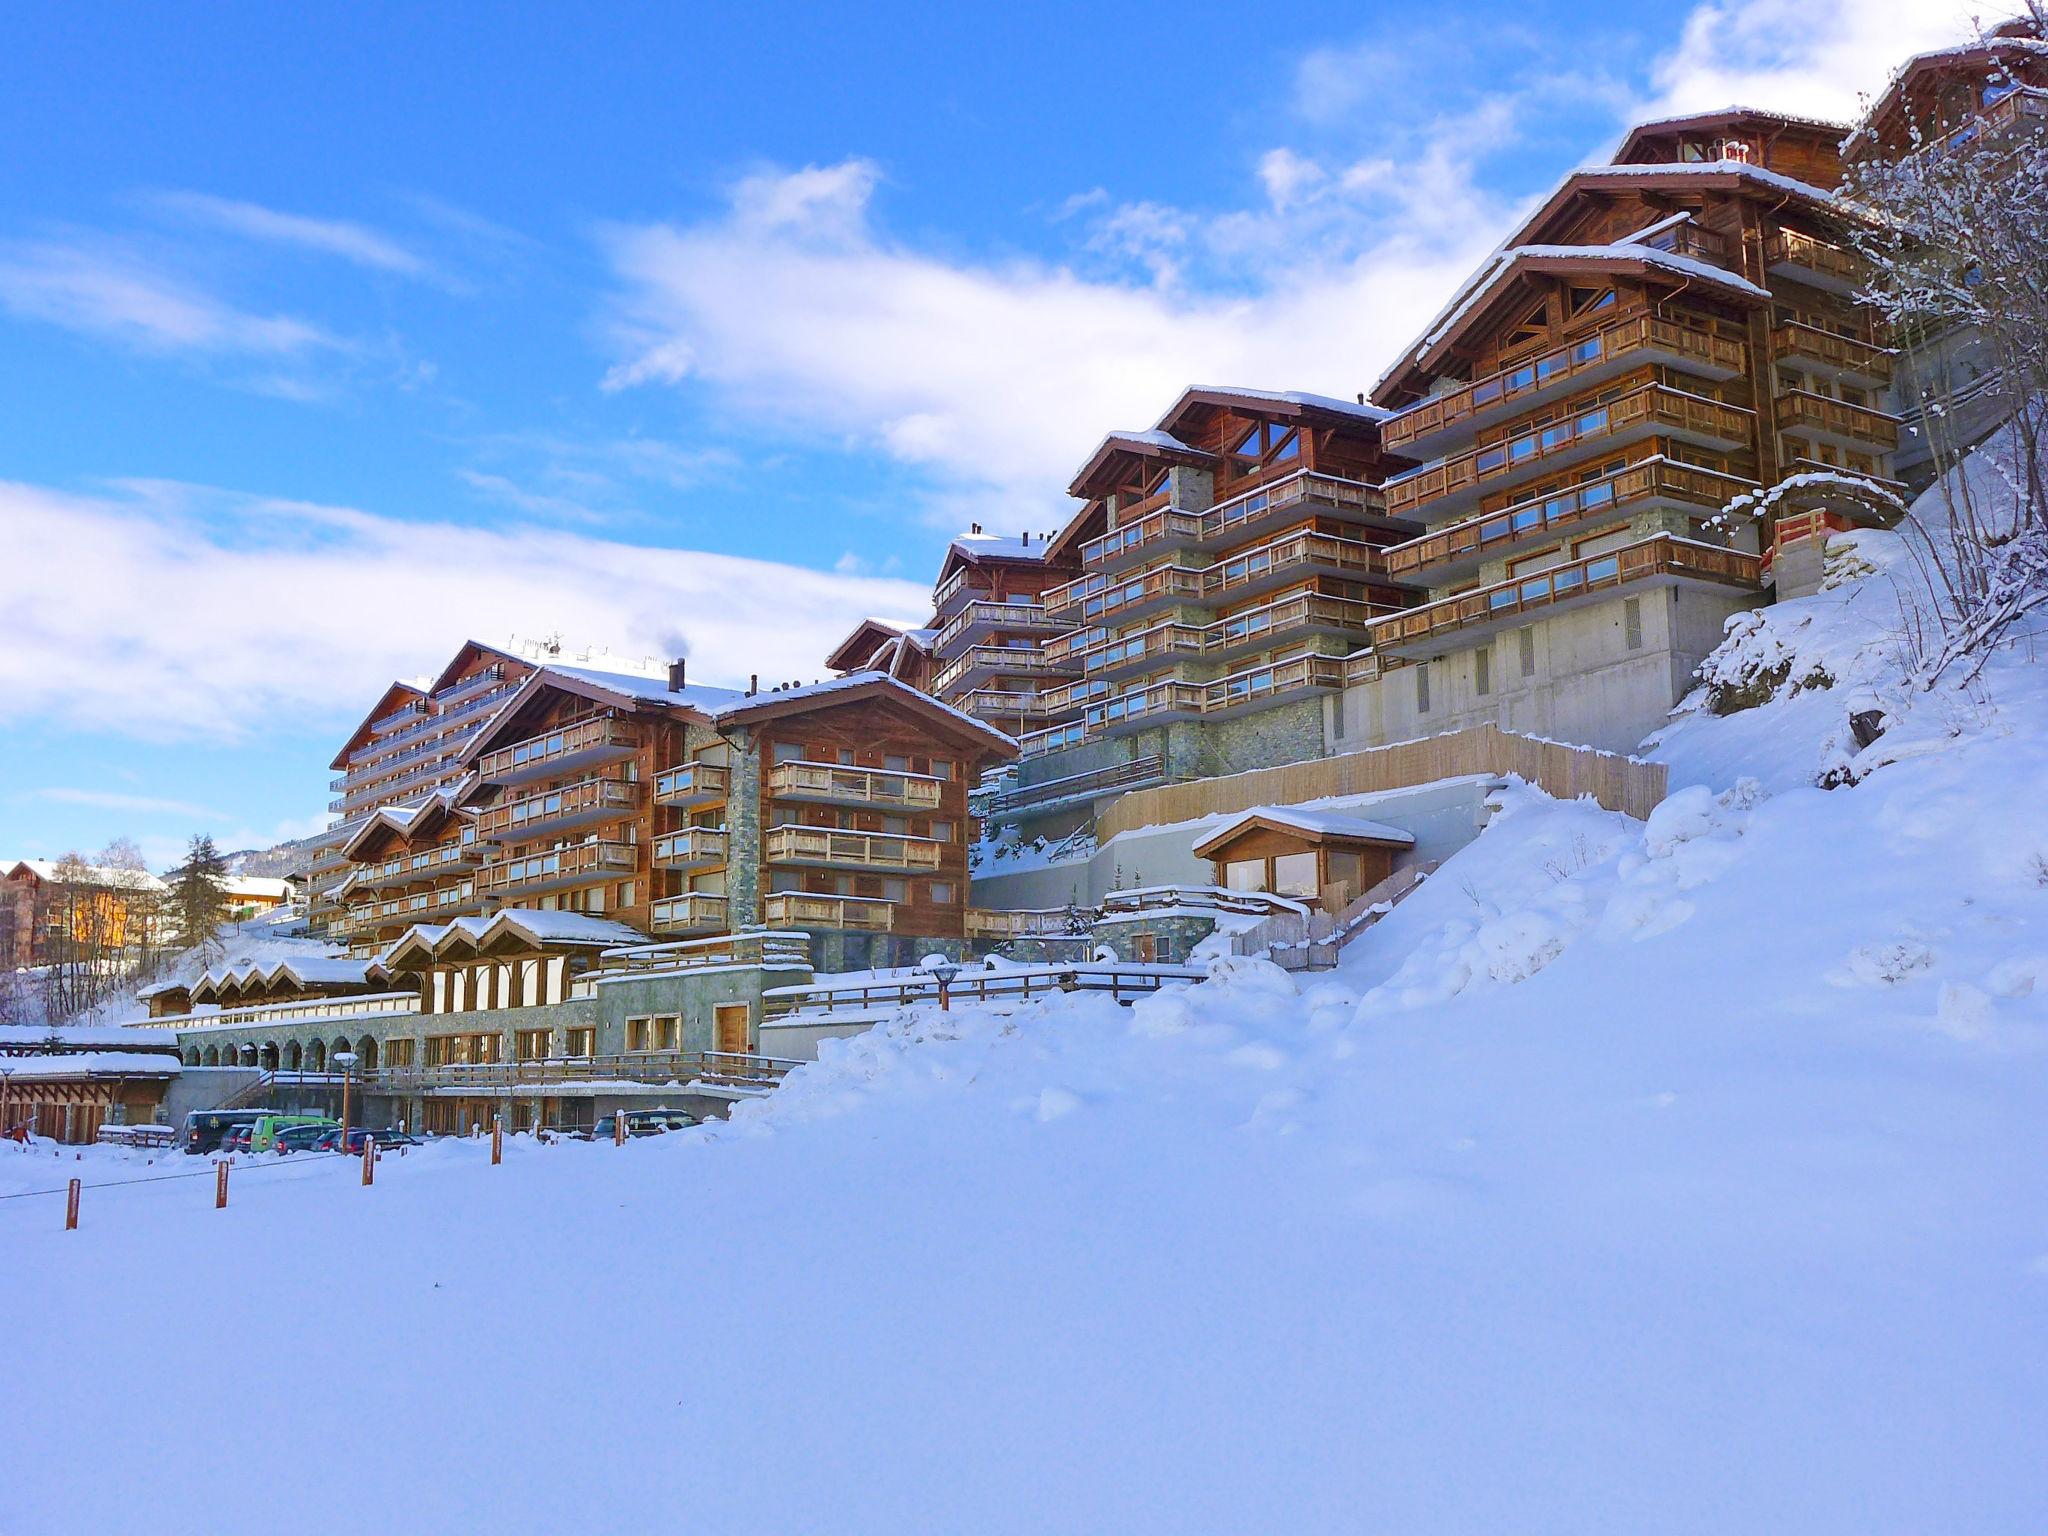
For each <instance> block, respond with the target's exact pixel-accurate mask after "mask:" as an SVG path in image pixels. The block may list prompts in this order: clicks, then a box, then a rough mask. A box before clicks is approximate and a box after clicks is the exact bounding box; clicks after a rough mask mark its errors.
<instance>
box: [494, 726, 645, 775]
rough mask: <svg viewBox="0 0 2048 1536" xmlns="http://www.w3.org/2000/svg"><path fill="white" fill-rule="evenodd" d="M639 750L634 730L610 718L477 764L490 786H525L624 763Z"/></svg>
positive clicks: (546, 735) (520, 744) (563, 729)
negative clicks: (576, 772) (533, 781)
mask: <svg viewBox="0 0 2048 1536" xmlns="http://www.w3.org/2000/svg"><path fill="white" fill-rule="evenodd" d="M635 750H636V744H635V741H634V730H633V727H632V726H631V725H629V724H628V723H627V722H626V721H624V720H620V719H617V718H616V717H613V716H610V715H601V716H598V717H597V718H596V719H592V720H582V721H578V722H577V723H576V724H574V725H565V726H560V727H558V728H556V729H555V730H552V731H545V732H543V733H542V734H540V735H538V736H529V737H528V738H527V739H526V740H524V741H516V742H514V743H513V744H512V745H511V746H509V747H499V748H498V749H497V750H496V751H492V752H486V753H485V754H484V755H483V756H482V757H481V758H479V759H478V760H477V765H476V769H477V776H478V777H479V778H481V779H482V780H483V781H484V782H485V783H486V784H523V783H526V782H528V781H529V780H532V779H545V778H552V777H559V776H560V775H563V774H568V773H573V772H575V771H576V770H577V769H579V768H596V767H599V766H601V765H602V764H605V763H619V762H624V761H625V760H626V759H628V758H630V757H631V756H632V755H633V754H634V752H635Z"/></svg>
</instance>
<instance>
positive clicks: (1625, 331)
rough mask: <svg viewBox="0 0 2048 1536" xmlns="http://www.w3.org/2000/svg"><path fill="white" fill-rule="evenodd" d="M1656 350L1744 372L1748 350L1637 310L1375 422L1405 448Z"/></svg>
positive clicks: (1718, 369)
mask: <svg viewBox="0 0 2048 1536" xmlns="http://www.w3.org/2000/svg"><path fill="white" fill-rule="evenodd" d="M1642 352H1655V353H1658V354H1660V355H1661V356H1663V357H1666V358H1671V359H1675V360H1678V361H1679V362H1680V363H1681V365H1682V364H1684V363H1694V364H1697V365H1699V366H1700V367H1701V368H1703V369H1705V370H1706V371H1709V372H1713V373H1721V374H1736V373H1740V372H1742V370H1743V368H1744V367H1745V365H1746V362H1747V352H1748V349H1747V348H1745V347H1744V346H1743V344H1742V343H1741V342H1740V341H1737V340H1733V339H1731V338H1729V337H1726V336H1716V335H1713V334H1712V333H1710V332H1707V331H1702V330H1698V329H1695V328H1694V327H1691V326H1686V325H1681V324H1679V323H1678V322H1677V321H1674V320H1666V319H1662V318H1660V317H1659V316H1656V315H1651V314H1647V313H1645V314H1635V315H1630V316H1627V317H1626V318H1624V319H1621V320H1617V321H1615V322H1613V323H1612V324H1609V325H1604V326H1602V327H1601V328H1600V329H1599V330H1597V331H1594V332H1593V333H1592V334H1591V335H1588V336H1583V337H1581V338H1579V339H1578V340H1577V341H1574V342H1572V343H1571V344H1570V345H1569V346H1564V347H1559V348H1558V349H1557V350H1556V351H1554V352H1546V353H1544V354H1543V355H1542V356H1540V357H1532V358H1529V359H1527V360H1526V361H1524V362H1520V363H1517V364H1515V366H1514V367H1512V368H1503V369H1501V370H1500V371H1499V372H1497V373H1490V374H1488V375H1487V376H1486V377H1484V378H1482V379H1474V380H1473V381H1472V382H1471V383H1470V384H1466V385H1463V386H1461V387H1460V388H1457V389H1454V390H1451V391H1450V392H1449V393H1447V394H1442V395H1437V396H1435V397H1434V398H1432V399H1428V400H1424V401H1422V402H1421V403H1420V404H1417V405H1412V406H1410V407H1409V408H1408V409H1407V410H1405V411H1403V412H1401V414H1400V415H1398V416H1396V417H1394V418H1393V419H1392V420H1391V421H1389V422H1387V423H1386V424H1385V425H1384V426H1383V427H1382V428H1381V429H1380V437H1381V440H1382V441H1383V442H1384V443H1385V444H1386V446H1387V447H1388V448H1390V449H1394V450H1405V449H1408V448H1411V447H1413V446H1414V445H1415V444H1416V443H1417V442H1419V441H1421V440H1423V439H1427V438H1434V437H1436V436H1437V435H1438V434H1440V433H1442V432H1445V431H1447V430H1449V429H1450V428H1453V427H1458V426H1464V427H1467V428H1475V427H1476V426H1477V425H1478V424H1479V422H1481V421H1482V420H1484V419H1485V418H1487V417H1489V416H1497V415H1504V414H1506V412H1507V411H1508V410H1509V409H1512V408H1513V407H1516V406H1519V405H1521V404H1523V403H1525V402H1528V401H1534V400H1537V399H1540V398H1542V396H1543V395H1544V394H1545V393H1546V392H1548V391H1549V390H1551V389H1553V388H1562V387H1565V386H1568V385H1570V384H1575V383H1578V382H1580V381H1581V380H1584V379H1586V378H1588V377H1591V376H1592V375H1594V374H1596V373H1599V372H1602V371H1606V370H1608V369H1610V368H1611V367H1612V366H1613V365H1614V364H1615V363H1616V362H1617V361H1619V360H1620V359H1622V358H1626V357H1631V356H1633V355H1635V354H1637V353H1642Z"/></svg>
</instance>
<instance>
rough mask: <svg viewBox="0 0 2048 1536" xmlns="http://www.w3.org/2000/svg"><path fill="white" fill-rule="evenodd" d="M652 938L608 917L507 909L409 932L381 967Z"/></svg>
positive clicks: (383, 958)
mask: <svg viewBox="0 0 2048 1536" xmlns="http://www.w3.org/2000/svg"><path fill="white" fill-rule="evenodd" d="M647 942H648V939H647V935H646V934H644V933H642V932H640V931H639V930H638V929H637V928H630V927H628V926H627V925H626V924H624V923H621V922H616V921H614V920H613V919H611V918H608V917H592V916H590V915H589V914H588V913H584V912H549V911H541V910H538V909H530V908H525V907H507V908H506V909H505V910H504V911H502V912H500V913H498V914H497V915H496V916H494V917H458V918H455V919H453V920H452V921H450V922H446V923H438V924H437V923H418V924H415V925H414V926H413V927H411V928H408V929H406V931H405V932H404V933H402V934H400V935H399V936H398V937H397V938H396V939H395V940H393V941H392V943H391V944H390V946H389V947H388V948H386V949H385V951H384V953H383V954H382V955H380V956H379V957H378V963H379V964H380V965H382V966H384V967H385V968H386V969H387V970H394V971H395V970H417V969H419V968H421V967H422V966H426V965H431V964H433V963H434V962H435V961H437V960H444V959H454V958H466V957H469V956H473V955H478V954H482V953H485V952H487V951H491V950H495V949H502V948H504V947H506V945H507V944H516V945H519V946H521V947H524V948H531V949H607V948H611V947H613V946H616V945H620V944H645V943H647Z"/></svg>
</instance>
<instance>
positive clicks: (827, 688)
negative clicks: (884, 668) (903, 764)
mask: <svg viewBox="0 0 2048 1536" xmlns="http://www.w3.org/2000/svg"><path fill="white" fill-rule="evenodd" d="M878 696H879V697H887V698H889V699H891V700H893V701H894V702H896V703H898V704H900V705H902V706H903V707H904V708H906V709H909V710H911V711H913V712H915V713H918V714H922V715H925V716H928V717H930V718H931V720H932V722H933V724H934V725H935V726H937V727H938V728H940V729H941V730H944V731H945V732H946V733H947V734H949V735H950V736H952V737H953V738H954V739H955V740H960V739H967V740H971V741H974V742H975V743H977V744H978V745H981V746H984V747H986V748H988V749H989V750H991V751H995V752H1000V753H1002V754H1003V755H1004V756H1006V757H1007V756H1010V755H1013V754H1014V753H1015V752H1016V750H1017V743H1016V742H1015V741H1013V740H1012V739H1011V738H1010V737H1008V736H1006V735H1004V734H1003V733H1002V732H1001V731H999V730H997V729H996V728H995V727H994V726H992V725H989V724H987V723H986V722H984V721H981V720H977V719H975V718H974V716H972V715H970V714H967V713H966V712H965V711H963V710H958V709H955V708H954V707H953V706H952V705H950V704H948V703H946V702H945V701H944V700H942V699H936V698H934V697H932V695H930V694H928V693H924V692H921V691H920V690H918V689H916V688H913V687H911V686H910V685H909V684H908V683H905V682H903V681H902V680H901V679H900V678H894V677H891V676H889V674H888V673H886V672H875V671H865V672H849V673H847V674H846V676H844V677H828V678H826V679H825V680H824V681H822V682H816V683H804V684H801V685H799V686H798V687H795V688H781V689H770V690H768V691H767V692H765V693H756V694H747V695H742V696H741V697H739V698H738V699H735V700H733V701H732V702H730V703H727V704H724V705H722V706H720V707H719V708H718V709H717V710H716V711H714V712H713V719H714V720H715V721H716V722H717V723H718V724H720V725H724V724H726V723H728V722H737V721H741V720H762V719H773V718H775V717H776V716H778V715H786V714H794V713H798V712H801V711H803V710H805V709H808V708H810V707H812V706H814V705H817V704H819V703H821V702H822V703H825V704H842V703H846V704H850V703H852V702H853V701H854V700H856V699H863V698H873V697H878Z"/></svg>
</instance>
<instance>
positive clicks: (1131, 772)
mask: <svg viewBox="0 0 2048 1536" xmlns="http://www.w3.org/2000/svg"><path fill="white" fill-rule="evenodd" d="M1163 771H1164V764H1163V763H1162V762H1161V760H1160V759H1159V757H1158V756H1156V755H1154V754H1147V755H1146V756H1144V757H1134V758H1132V759H1131V760H1130V761H1128V762H1123V763H1112V764H1110V765H1109V766H1108V767H1106V768H1096V769H1092V770H1090V771H1089V772H1087V773H1070V774H1066V775H1063V776H1062V777H1060V778H1057V779H1046V780H1043V781H1041V782H1040V783H1037V784H1019V785H1018V786H1016V787H1015V788H1014V789H1006V790H1003V791H1001V792H1000V793H998V794H996V795H994V796H992V797H991V798H990V800H989V813H990V814H991V815H1001V814H1002V813H1004V812H1005V811H1014V810H1019V809H1021V808H1023V807H1025V806H1031V805H1043V804H1045V803H1047V802H1048V801H1053V800H1065V799H1068V798H1071V797H1073V796H1076V795H1102V794H1108V793H1110V792H1112V791H1114V790H1119V789H1128V788H1130V787H1131V786H1132V785H1134V784H1143V783H1146V782H1148V781H1150V780H1153V779H1156V778H1158V777H1159V776H1160V774H1161V773H1162V772H1163Z"/></svg>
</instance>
